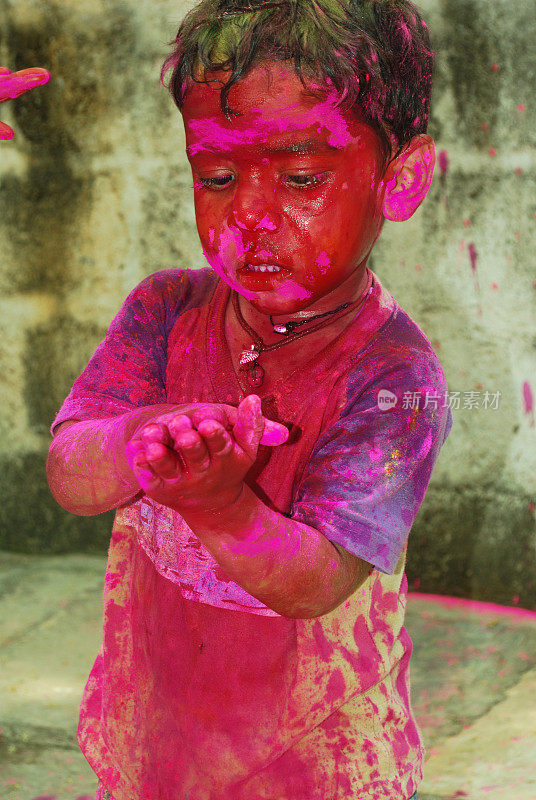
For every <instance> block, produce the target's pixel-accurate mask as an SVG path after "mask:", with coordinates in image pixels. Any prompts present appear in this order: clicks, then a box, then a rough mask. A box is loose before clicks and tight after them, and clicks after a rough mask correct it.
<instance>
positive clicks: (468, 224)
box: [463, 219, 471, 228]
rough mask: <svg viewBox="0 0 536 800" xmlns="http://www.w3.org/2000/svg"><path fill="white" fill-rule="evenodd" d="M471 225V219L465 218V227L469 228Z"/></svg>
mask: <svg viewBox="0 0 536 800" xmlns="http://www.w3.org/2000/svg"><path fill="white" fill-rule="evenodd" d="M470 225H471V220H470V219H464V221H463V227H464V228H468V227H469V226H470Z"/></svg>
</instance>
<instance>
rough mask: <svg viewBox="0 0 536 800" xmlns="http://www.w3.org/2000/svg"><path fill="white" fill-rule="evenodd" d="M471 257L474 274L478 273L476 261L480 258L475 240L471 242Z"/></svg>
mask: <svg viewBox="0 0 536 800" xmlns="http://www.w3.org/2000/svg"><path fill="white" fill-rule="evenodd" d="M468 249H469V258H470V259H471V269H472V270H473V274H474V275H476V262H477V259H478V253H477V251H476V247H475V246H474V244H473V242H470V243H469V248H468Z"/></svg>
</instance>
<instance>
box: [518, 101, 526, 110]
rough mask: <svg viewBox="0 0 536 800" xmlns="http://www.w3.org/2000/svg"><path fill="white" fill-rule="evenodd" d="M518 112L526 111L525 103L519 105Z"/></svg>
mask: <svg viewBox="0 0 536 800" xmlns="http://www.w3.org/2000/svg"><path fill="white" fill-rule="evenodd" d="M517 110H518V111H524V110H525V106H524V104H523V103H520V104H519V105H518V107H517Z"/></svg>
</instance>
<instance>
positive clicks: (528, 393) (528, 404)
mask: <svg viewBox="0 0 536 800" xmlns="http://www.w3.org/2000/svg"><path fill="white" fill-rule="evenodd" d="M523 402H524V404H525V409H524V411H525V414H530V426H531V427H534V399H533V395H532V388H531V385H530V383H529V382H528V381H525V382H524V383H523Z"/></svg>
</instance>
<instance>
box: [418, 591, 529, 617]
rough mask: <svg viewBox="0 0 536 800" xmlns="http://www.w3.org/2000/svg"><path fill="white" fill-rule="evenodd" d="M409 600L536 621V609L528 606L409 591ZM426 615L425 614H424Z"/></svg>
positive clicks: (465, 612)
mask: <svg viewBox="0 0 536 800" xmlns="http://www.w3.org/2000/svg"><path fill="white" fill-rule="evenodd" d="M408 600H411V601H412V602H418V601H419V600H423V601H424V602H426V603H435V604H436V605H438V606H441V607H443V608H453V609H458V610H459V611H463V613H464V614H467V613H470V612H472V613H474V614H479V615H481V616H486V615H491V616H499V617H509V621H510V622H520V623H525V624H526V623H527V622H534V623H536V611H530V610H529V609H527V608H511V607H510V606H499V605H497V604H496V603H485V602H483V601H481V600H465V599H464V598H461V597H448V596H446V595H439V594H424V593H422V594H421V593H420V592H419V593H418V594H417V593H414V592H409V593H408ZM423 616H424V614H423Z"/></svg>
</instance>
